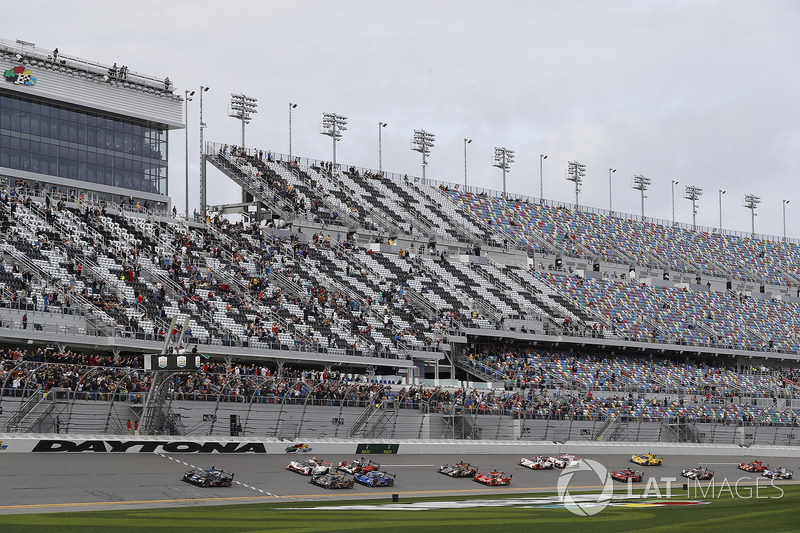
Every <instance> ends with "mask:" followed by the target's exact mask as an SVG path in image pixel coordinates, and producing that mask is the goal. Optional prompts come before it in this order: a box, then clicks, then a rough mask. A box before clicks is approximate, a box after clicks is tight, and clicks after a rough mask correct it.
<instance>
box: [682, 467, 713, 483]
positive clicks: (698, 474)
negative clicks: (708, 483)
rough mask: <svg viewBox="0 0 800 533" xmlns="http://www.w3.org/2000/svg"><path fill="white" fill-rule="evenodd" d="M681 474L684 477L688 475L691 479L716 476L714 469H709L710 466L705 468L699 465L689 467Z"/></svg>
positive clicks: (704, 478)
mask: <svg viewBox="0 0 800 533" xmlns="http://www.w3.org/2000/svg"><path fill="white" fill-rule="evenodd" d="M681 475H682V476H683V477H688V478H689V479H700V480H706V479H711V478H713V477H714V471H713V470H709V469H708V468H703V467H702V466H698V467H695V468H687V469H686V470H684V471H683V472H681Z"/></svg>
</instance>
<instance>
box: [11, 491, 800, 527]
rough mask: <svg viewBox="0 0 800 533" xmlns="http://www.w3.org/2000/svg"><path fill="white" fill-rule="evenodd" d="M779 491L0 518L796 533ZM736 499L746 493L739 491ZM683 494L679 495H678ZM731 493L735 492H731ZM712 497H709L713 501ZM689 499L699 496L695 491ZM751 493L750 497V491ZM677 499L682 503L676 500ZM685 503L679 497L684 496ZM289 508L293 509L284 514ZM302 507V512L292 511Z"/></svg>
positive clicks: (796, 505) (19, 521) (793, 503)
mask: <svg viewBox="0 0 800 533" xmlns="http://www.w3.org/2000/svg"><path fill="white" fill-rule="evenodd" d="M781 488H782V489H783V491H784V493H783V495H782V496H781V497H780V498H777V496H779V495H780V493H779V492H778V491H777V490H775V489H771V490H768V491H762V493H761V497H762V499H755V498H752V499H742V498H736V497H731V494H730V493H729V492H727V491H725V492H723V493H722V494H720V495H719V497H715V498H711V497H710V495H709V497H706V498H703V499H705V500H706V501H710V502H711V503H710V504H707V505H693V506H665V507H618V506H610V507H607V508H606V509H604V510H603V511H602V512H600V513H598V514H597V515H594V516H590V517H580V516H576V515H573V514H572V513H570V512H569V511H567V510H566V509H553V508H544V509H543V508H533V507H482V508H467V509H434V510H422V511H397V510H377V509H376V510H350V509H342V510H313V509H307V508H310V507H319V506H326V507H330V506H345V505H354V504H358V505H376V506H377V505H380V504H382V503H388V501H389V500H390V498H389V497H388V495H387V499H386V500H353V501H346V502H345V501H339V502H309V501H284V502H276V503H265V504H250V505H227V506H205V505H204V506H196V507H191V508H189V507H185V506H181V507H172V508H164V509H128V510H119V511H88V512H69V513H39V514H18V515H0V531H2V532H3V533H16V532H37V533H38V532H41V531H54V532H57V533H71V532H76V533H77V532H80V533H87V532H95V531H97V532H104V533H109V532H114V533H118V532H139V531H144V532H147V533H161V532H165V533H166V532H170V533H172V532H201V531H225V532H227V531H232V532H249V531H289V532H347V531H358V532H362V531H382V532H392V531H436V532H437V533H439V532H448V531H459V532H471V531H480V532H486V531H497V532H503V533H505V532H513V531H526V532H530V531H542V532H548V533H549V532H554V531H569V532H570V533H580V532H584V531H585V532H591V533H606V532H609V533H612V532H621V531H651V532H668V531H680V532H686V531H703V532H708V531H726V532H739V531H770V532H781V531H798V530H800V486H790V485H784V486H782V487H781ZM739 492H740V493H743V495H746V494H747V490H746V489H744V490H741V489H740V491H739ZM679 494H682V493H679ZM733 494H735V492H734V493H733ZM716 495H717V493H715V496H716ZM540 496H542V495H541V494H516V495H510V494H503V495H502V496H499V495H498V496H497V497H498V498H513V497H540ZM689 496H690V497H691V498H696V499H701V498H699V497H696V496H697V495H695V494H690V495H689ZM753 496H755V494H753ZM468 499H487V497H486V496H470V497H466V496H465V497H458V498H408V499H402V500H401V503H411V502H420V501H425V502H434V501H454V500H458V501H464V500H468ZM676 499H677V500H680V499H681V498H680V497H679V498H676ZM683 499H685V497H684V498H683ZM289 507H292V508H295V509H288V508H289ZM296 508H301V509H296Z"/></svg>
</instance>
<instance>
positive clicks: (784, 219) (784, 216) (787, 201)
mask: <svg viewBox="0 0 800 533" xmlns="http://www.w3.org/2000/svg"><path fill="white" fill-rule="evenodd" d="M788 203H789V200H783V242H786V204H788Z"/></svg>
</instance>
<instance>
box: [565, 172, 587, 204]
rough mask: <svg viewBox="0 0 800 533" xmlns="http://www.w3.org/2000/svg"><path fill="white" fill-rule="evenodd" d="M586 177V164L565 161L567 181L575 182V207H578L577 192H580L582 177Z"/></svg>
mask: <svg viewBox="0 0 800 533" xmlns="http://www.w3.org/2000/svg"><path fill="white" fill-rule="evenodd" d="M585 177H586V165H582V164H580V163H578V162H577V161H570V162H569V163H567V181H572V182H575V209H576V210H577V209H578V194H579V193H580V192H581V184H582V183H583V178H585Z"/></svg>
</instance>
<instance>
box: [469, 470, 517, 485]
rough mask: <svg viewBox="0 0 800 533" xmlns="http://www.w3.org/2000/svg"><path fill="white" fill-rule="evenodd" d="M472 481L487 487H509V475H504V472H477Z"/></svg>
mask: <svg viewBox="0 0 800 533" xmlns="http://www.w3.org/2000/svg"><path fill="white" fill-rule="evenodd" d="M472 480H473V481H476V482H478V483H483V484H484V485H488V486H489V487H497V486H499V485H511V474H506V473H505V472H499V471H497V470H492V471H491V472H487V473H485V474H483V473H481V472H478V473H477V474H475V477H473V478H472Z"/></svg>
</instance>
